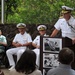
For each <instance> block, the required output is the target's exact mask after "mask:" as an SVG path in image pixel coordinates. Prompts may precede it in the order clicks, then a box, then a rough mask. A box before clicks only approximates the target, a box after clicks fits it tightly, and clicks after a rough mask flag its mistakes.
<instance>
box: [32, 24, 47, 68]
mask: <svg viewBox="0 0 75 75" xmlns="http://www.w3.org/2000/svg"><path fill="white" fill-rule="evenodd" d="M46 29H47V27H46V26H45V25H39V26H38V27H37V30H38V31H39V34H40V35H38V36H37V37H36V38H35V39H34V40H33V42H32V45H33V46H34V47H35V49H34V50H33V51H34V52H35V53H36V55H37V58H36V65H37V66H38V67H39V63H40V61H39V60H40V57H39V56H40V36H46Z"/></svg>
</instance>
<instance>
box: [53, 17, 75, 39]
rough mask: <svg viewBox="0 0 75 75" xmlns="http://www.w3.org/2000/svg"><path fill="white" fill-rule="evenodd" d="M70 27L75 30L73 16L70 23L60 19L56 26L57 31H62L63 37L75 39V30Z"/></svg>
mask: <svg viewBox="0 0 75 75" xmlns="http://www.w3.org/2000/svg"><path fill="white" fill-rule="evenodd" d="M68 23H69V24H68ZM69 25H71V26H72V27H73V28H74V29H75V19H74V18H73V17H72V16H71V18H70V19H69V20H68V21H66V20H65V19H64V18H62V19H59V20H58V21H57V22H56V24H55V25H54V27H55V28H56V29H57V30H61V32H62V37H69V38H74V37H75V30H74V29H73V28H72V27H71V26H69Z"/></svg>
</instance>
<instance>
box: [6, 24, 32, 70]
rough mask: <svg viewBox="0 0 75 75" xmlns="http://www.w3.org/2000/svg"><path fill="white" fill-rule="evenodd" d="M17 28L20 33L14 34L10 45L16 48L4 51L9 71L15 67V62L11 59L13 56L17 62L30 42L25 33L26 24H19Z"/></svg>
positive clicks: (28, 36) (29, 37)
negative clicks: (15, 56)
mask: <svg viewBox="0 0 75 75" xmlns="http://www.w3.org/2000/svg"><path fill="white" fill-rule="evenodd" d="M17 28H18V30H19V32H20V33H18V34H16V36H15V37H14V40H13V42H12V45H13V46H15V47H16V48H11V49H8V50H7V51H6V54H7V57H8V60H9V64H10V66H11V68H9V70H12V69H13V68H14V67H15V61H14V59H13V55H17V61H18V60H19V59H20V57H21V55H22V53H23V52H24V51H25V50H26V48H27V46H29V45H30V44H31V42H32V39H31V36H30V35H29V34H28V33H27V32H26V24H24V23H19V24H17Z"/></svg>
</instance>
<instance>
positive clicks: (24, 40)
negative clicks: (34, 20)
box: [13, 32, 32, 44]
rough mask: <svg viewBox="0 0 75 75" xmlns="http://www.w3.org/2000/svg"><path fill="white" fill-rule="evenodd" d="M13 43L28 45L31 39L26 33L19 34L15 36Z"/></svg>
mask: <svg viewBox="0 0 75 75" xmlns="http://www.w3.org/2000/svg"><path fill="white" fill-rule="evenodd" d="M13 42H15V43H17V42H18V43H20V44H25V43H28V42H32V38H31V36H30V35H29V34H28V33H27V32H25V33H24V34H23V35H22V34H21V33H19V34H16V36H15V38H14V40H13Z"/></svg>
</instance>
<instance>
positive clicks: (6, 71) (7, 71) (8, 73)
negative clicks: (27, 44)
mask: <svg viewBox="0 0 75 75" xmlns="http://www.w3.org/2000/svg"><path fill="white" fill-rule="evenodd" d="M1 70H2V71H3V72H4V75H11V74H10V71H9V70H8V69H1Z"/></svg>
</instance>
